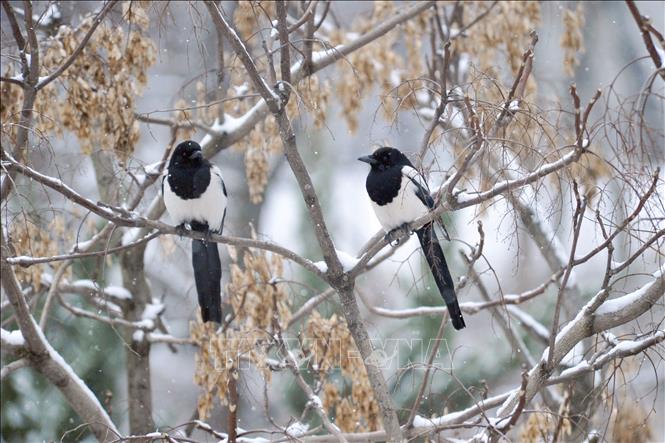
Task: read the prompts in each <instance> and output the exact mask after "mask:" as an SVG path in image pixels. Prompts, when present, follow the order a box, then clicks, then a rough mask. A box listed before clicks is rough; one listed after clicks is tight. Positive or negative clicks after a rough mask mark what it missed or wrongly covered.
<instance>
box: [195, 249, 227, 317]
mask: <svg viewBox="0 0 665 443" xmlns="http://www.w3.org/2000/svg"><path fill="white" fill-rule="evenodd" d="M192 266H193V267H194V281H195V282H196V292H197V294H198V297H199V306H200V307H201V318H202V319H203V321H204V322H208V321H214V322H217V323H221V322H222V289H221V279H222V263H221V261H220V259H219V250H218V249H217V243H214V242H207V241H205V240H192Z"/></svg>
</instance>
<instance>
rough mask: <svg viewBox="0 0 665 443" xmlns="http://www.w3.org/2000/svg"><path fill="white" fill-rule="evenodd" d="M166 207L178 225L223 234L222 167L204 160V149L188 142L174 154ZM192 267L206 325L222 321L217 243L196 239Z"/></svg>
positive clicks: (166, 183) (165, 184) (166, 185)
mask: <svg viewBox="0 0 665 443" xmlns="http://www.w3.org/2000/svg"><path fill="white" fill-rule="evenodd" d="M162 194H163V195H164V204H165V205H166V209H167V210H168V211H169V214H170V215H171V218H172V219H173V222H174V224H175V225H177V226H178V228H180V229H185V226H186V225H189V226H190V228H191V229H192V230H193V231H199V232H205V233H206V234H209V233H217V234H221V233H222V229H223V227H224V218H225V217H226V202H227V196H226V187H225V186H224V180H222V173H221V171H220V170H219V168H218V167H217V166H215V165H213V164H211V163H210V162H209V161H208V160H206V159H205V158H203V153H202V152H201V146H199V144H198V143H196V142H195V141H191V140H188V141H184V142H182V143H180V144H179V145H178V146H177V147H176V148H175V151H173V155H172V156H171V161H170V162H169V167H168V172H167V175H166V176H165V177H164V178H163V179H162ZM192 265H193V267H194V281H195V282H196V292H197V293H198V298H199V306H200V307H201V318H202V319H203V321H204V322H207V321H214V322H217V323H221V322H222V297H221V282H220V281H221V279H222V264H221V262H220V260H219V251H218V249H217V243H214V242H210V241H206V240H192Z"/></svg>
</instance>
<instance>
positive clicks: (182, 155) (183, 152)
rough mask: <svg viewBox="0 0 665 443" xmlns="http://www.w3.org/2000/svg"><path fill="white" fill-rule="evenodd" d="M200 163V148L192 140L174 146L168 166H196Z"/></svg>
mask: <svg viewBox="0 0 665 443" xmlns="http://www.w3.org/2000/svg"><path fill="white" fill-rule="evenodd" d="M202 161H203V152H201V146H200V145H199V144H198V143H196V142H195V141H193V140H186V141H184V142H182V143H180V144H179V145H178V146H176V148H175V150H174V151H173V155H172V156H171V163H170V164H169V166H176V165H177V166H198V165H200V164H201V162H202Z"/></svg>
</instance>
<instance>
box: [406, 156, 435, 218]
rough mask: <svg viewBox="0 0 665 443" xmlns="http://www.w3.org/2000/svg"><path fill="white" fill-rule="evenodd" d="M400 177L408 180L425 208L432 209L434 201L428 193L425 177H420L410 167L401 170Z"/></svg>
mask: <svg viewBox="0 0 665 443" xmlns="http://www.w3.org/2000/svg"><path fill="white" fill-rule="evenodd" d="M402 175H403V176H404V177H406V178H407V179H409V181H411V183H412V184H413V186H414V187H415V189H414V192H415V193H416V196H417V197H418V199H419V200H420V201H421V202H423V204H424V205H425V206H427V207H428V208H430V209H432V208H434V199H433V198H432V195H431V194H430V192H429V187H428V186H427V182H426V181H425V177H423V176H422V174H421V173H420V172H418V170H417V169H416V168H413V167H411V166H405V167H403V168H402Z"/></svg>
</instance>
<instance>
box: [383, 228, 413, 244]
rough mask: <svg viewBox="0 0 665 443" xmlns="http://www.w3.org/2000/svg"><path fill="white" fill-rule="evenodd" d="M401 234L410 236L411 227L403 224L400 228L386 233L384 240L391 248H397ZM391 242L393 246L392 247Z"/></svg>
mask: <svg viewBox="0 0 665 443" xmlns="http://www.w3.org/2000/svg"><path fill="white" fill-rule="evenodd" d="M402 234H407V235H410V234H411V227H410V226H409V224H408V223H404V224H403V225H401V226H398V227H396V228H395V229H393V230H392V231H390V232H388V233H387V234H386V235H385V236H384V239H385V240H386V241H387V242H388V244H389V245H391V246H397V245H399V242H400V238H401V237H402ZM393 241H394V242H395V244H394V245H393Z"/></svg>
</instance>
